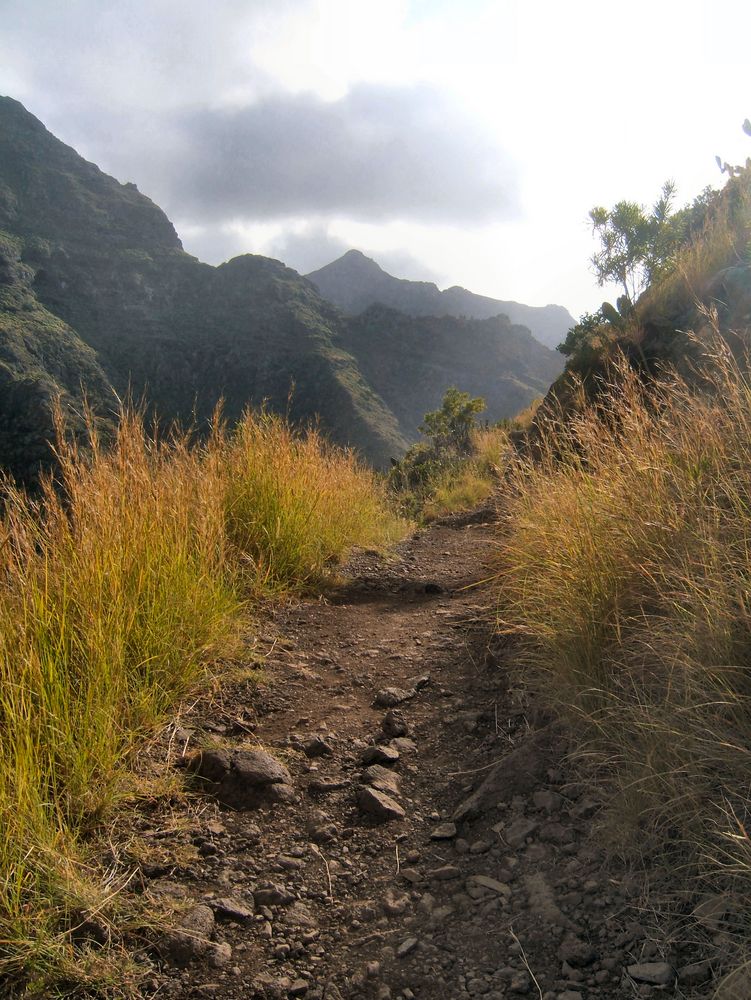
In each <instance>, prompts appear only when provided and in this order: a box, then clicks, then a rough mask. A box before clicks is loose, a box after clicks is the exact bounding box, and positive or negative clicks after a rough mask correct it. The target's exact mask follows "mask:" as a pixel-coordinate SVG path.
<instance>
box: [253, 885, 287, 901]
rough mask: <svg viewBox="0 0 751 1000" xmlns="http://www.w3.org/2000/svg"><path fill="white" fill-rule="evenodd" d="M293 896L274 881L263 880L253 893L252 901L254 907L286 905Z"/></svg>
mask: <svg viewBox="0 0 751 1000" xmlns="http://www.w3.org/2000/svg"><path fill="white" fill-rule="evenodd" d="M294 898H295V897H294V896H293V895H292V893H291V892H288V890H287V889H285V888H284V886H282V885H276V884H275V883H274V882H264V883H263V885H261V886H259V888H258V889H256V890H255V892H254V893H253V902H254V903H255V905H256V907H260V906H286V905H287V904H288V903H291V902H292V900H293V899H294Z"/></svg>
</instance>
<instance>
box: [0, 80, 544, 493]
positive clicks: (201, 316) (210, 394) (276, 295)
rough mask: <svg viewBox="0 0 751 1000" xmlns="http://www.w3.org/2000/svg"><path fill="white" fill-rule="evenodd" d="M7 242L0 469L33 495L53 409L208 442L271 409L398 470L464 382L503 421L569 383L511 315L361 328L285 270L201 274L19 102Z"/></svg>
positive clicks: (241, 260) (261, 261)
mask: <svg viewBox="0 0 751 1000" xmlns="http://www.w3.org/2000/svg"><path fill="white" fill-rule="evenodd" d="M0 239H2V245H1V246H0V253H1V254H2V271H1V272H0V282H2V283H3V284H2V286H1V287H2V288H3V289H4V290H5V291H4V293H3V294H4V298H3V299H2V327H0V330H2V333H3V338H2V350H3V352H4V354H6V355H7V356H8V358H9V359H11V360H9V361H8V363H7V365H6V367H5V368H4V369H3V371H4V373H5V372H6V370H7V371H12V373H13V374H12V380H13V397H12V406H11V409H12V411H13V420H12V423H8V424H7V425H6V426H7V431H6V432H5V434H6V438H7V440H5V441H4V442H3V448H2V451H1V452H0V462H2V464H3V465H4V467H5V468H6V469H7V470H8V471H10V472H11V473H13V474H14V475H15V476H16V477H18V478H20V479H21V480H24V481H28V480H31V479H33V478H34V475H35V474H36V472H37V470H38V469H39V466H40V462H41V463H43V462H44V460H45V458H46V457H48V456H49V448H48V446H47V443H46V442H47V441H48V440H49V438H50V427H51V425H50V416H49V414H50V412H51V408H52V407H53V403H52V400H53V399H54V398H55V397H59V398H60V399H61V403H62V408H63V411H64V412H65V414H66V417H67V419H69V421H70V422H71V424H72V426H76V425H77V424H78V425H80V416H79V414H80V411H81V409H82V408H83V406H84V399H87V400H88V403H89V405H90V406H91V407H92V408H93V410H94V411H95V412H96V413H97V414H100V415H103V416H104V417H105V418H107V417H109V416H111V413H112V411H113V404H114V400H115V395H117V396H119V397H120V398H126V397H133V398H135V399H137V400H141V399H142V400H143V401H144V403H145V404H146V405H147V406H148V407H149V409H150V411H151V412H153V413H154V414H155V415H158V417H159V418H160V419H161V420H162V421H164V422H166V423H169V422H172V421H174V420H178V421H181V422H183V423H185V424H195V425H196V426H198V427H199V428H201V427H206V426H207V425H208V422H209V421H210V418H211V415H212V413H213V411H214V409H215V407H216V406H217V403H218V402H219V401H220V400H222V401H223V408H224V414H225V416H226V418H227V419H228V420H229V421H230V422H233V421H236V420H238V419H239V418H240V417H241V415H242V413H243V411H244V410H245V409H246V408H247V407H248V406H254V407H259V406H261V405H262V404H263V405H266V406H267V407H268V408H270V409H271V410H272V411H275V412H282V413H287V414H288V415H289V417H290V419H291V420H293V421H294V422H301V423H306V422H310V421H311V420H320V426H321V428H322V429H323V430H325V431H326V433H327V434H328V435H329V436H330V437H331V439H332V440H333V441H335V442H337V443H340V444H345V445H352V446H354V447H356V448H357V449H358V450H359V451H360V452H361V453H362V454H363V455H364V456H365V457H367V458H368V460H369V461H371V462H372V463H373V464H375V465H376V466H380V467H385V466H387V465H388V464H389V460H390V459H392V458H398V457H399V456H400V455H402V454H403V453H404V451H405V450H406V448H407V447H408V445H409V444H410V442H411V441H413V440H414V438H415V436H416V428H417V425H418V423H419V420H420V418H421V416H422V414H423V413H424V412H425V411H426V410H428V409H430V408H431V407H433V406H435V405H437V403H438V402H439V401H440V399H441V397H442V395H443V393H444V392H445V391H446V389H447V388H448V387H449V385H451V384H453V383H454V382H457V381H458V382H460V383H461V384H462V386H463V387H466V388H467V389H468V390H469V391H470V392H473V393H483V394H487V395H488V397H489V399H488V402H489V408H490V413H491V415H493V416H505V415H509V414H510V413H512V412H513V411H514V410H515V409H517V408H519V407H521V406H525V405H527V404H528V403H529V402H530V401H531V400H532V398H534V396H536V395H539V394H540V393H541V392H544V390H545V389H546V388H547V386H548V385H549V384H550V382H551V381H552V380H553V378H555V376H556V375H557V374H558V371H559V368H558V367H557V359H556V357H555V356H554V355H553V354H552V353H551V352H549V351H547V350H546V349H544V348H542V347H540V346H539V345H538V344H537V343H536V342H535V341H534V340H533V339H532V338H531V337H530V336H529V334H528V333H527V332H526V331H524V330H522V329H521V328H520V327H515V328H513V327H510V326H509V324H508V323H505V322H504V321H503V320H500V319H499V320H493V321H492V322H489V323H488V324H487V325H486V326H483V325H482V324H477V325H475V326H473V325H472V324H471V323H469V322H468V321H466V320H458V319H456V320H450V319H449V318H446V319H444V320H441V321H428V320H426V319H410V318H408V317H406V316H401V317H400V316H399V315H398V314H396V313H386V312H383V311H382V312H381V313H380V314H379V313H378V312H375V313H372V314H368V315H367V316H365V317H358V318H355V319H353V320H351V319H350V318H348V317H345V316H343V315H342V313H341V312H340V311H339V309H338V308H336V306H335V305H332V304H331V303H329V302H327V301H326V300H325V299H324V298H322V297H321V296H320V295H319V294H318V291H317V290H316V288H315V287H314V285H313V284H311V283H310V282H309V281H307V280H305V279H304V278H302V277H300V275H298V274H297V273H296V272H295V271H293V270H291V269H290V268H287V267H285V266H284V265H283V264H281V263H280V262H279V261H274V260H270V259H268V258H265V257H261V256H255V255H251V254H246V255H244V256H241V257H236V258H234V259H232V260H230V261H228V262H227V263H225V264H222V265H220V266H219V267H212V266H209V265H208V264H203V263H201V262H200V261H198V260H197V259H196V258H194V257H192V256H190V255H189V254H187V253H185V251H184V250H183V249H182V246H181V244H180V241H179V239H178V237H177V234H176V233H175V230H174V227H173V226H172V224H171V222H170V221H169V219H168V218H167V217H166V215H165V214H164V213H163V212H162V211H161V210H160V209H159V208H158V207H157V206H156V205H154V204H153V202H151V201H150V200H149V199H148V198H146V197H145V196H144V195H142V194H141V193H140V192H139V191H138V189H137V188H136V186H135V185H134V184H130V183H128V184H120V183H119V182H118V181H116V180H115V179H114V178H112V177H109V176H107V175H106V174H104V173H103V172H102V171H101V170H99V168H98V167H96V166H95V165H94V164H92V163H88V162H87V161H85V160H84V159H83V158H82V157H80V156H79V155H78V153H76V152H75V150H73V149H71V148H70V147H68V146H66V145H65V144H64V143H62V142H60V141H59V140H58V139H56V138H55V137H54V136H53V135H51V134H50V133H49V132H48V131H47V129H45V127H44V126H43V125H42V124H41V122H39V121H38V120H37V119H36V118H34V116H33V115H31V114H29V113H28V112H27V111H26V110H25V109H24V108H23V106H22V105H21V104H19V103H18V102H17V101H14V100H11V99H10V98H0ZM374 266H375V265H374ZM20 289H23V291H22V292H21V291H20ZM21 294H22V297H23V300H24V303H25V304H24V305H23V307H21V306H20V305H19V304H18V303H16V304H14V302H15V299H16V298H17V297H18V296H19V295H21ZM495 305H497V304H495ZM495 305H494V306H493V308H492V312H493V313H495V312H496V311H497V310H496V309H495ZM32 317H35V319H34V321H33V322H32ZM42 318H43V321H44V322H43V323H42ZM376 319H377V322H376ZM40 323H41V326H40ZM45 324H46V327H45V329H46V334H45V333H44V331H43V330H42V326H44V325H45ZM53 329H54V330H55V331H57V333H56V334H55V336H54V338H53V339H54V342H55V349H54V351H50V337H51V331H52V330H53ZM45 336H46V341H45V344H46V346H45V345H44V344H43V343H42V340H44V338H45ZM40 338H41V339H40ZM21 343H22V344H23V348H21V346H20V344H21ZM486 351H487V355H486V357H485V358H484V360H483V353H484V352H486ZM400 370H402V372H403V375H402V378H401V380H399V379H398V378H397V377H396V375H397V373H398V372H399V371H400ZM406 375H408V376H409V377H405V376H406ZM9 377H10V376H9V375H7V374H3V378H5V379H7V378H9ZM465 383H466V384H465ZM42 389H43V391H42ZM40 393H41V395H40ZM413 397H414V398H413ZM7 398H10V397H7ZM405 399H409V400H410V405H408V406H406V407H405V406H404V405H403V403H404V400H405ZM8 405H10V403H9V404H8Z"/></svg>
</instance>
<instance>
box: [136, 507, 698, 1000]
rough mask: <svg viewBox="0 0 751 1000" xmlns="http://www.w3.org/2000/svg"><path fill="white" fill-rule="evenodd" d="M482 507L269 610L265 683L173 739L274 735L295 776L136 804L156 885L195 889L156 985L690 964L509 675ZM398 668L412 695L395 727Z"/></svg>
mask: <svg viewBox="0 0 751 1000" xmlns="http://www.w3.org/2000/svg"><path fill="white" fill-rule="evenodd" d="M469 521H470V522H474V523H466V522H462V521H461V520H456V521H454V522H453V523H449V524H444V525H441V526H434V527H432V528H430V529H429V530H427V531H423V532H420V533H419V534H418V535H417V536H415V537H414V538H412V539H410V540H409V541H408V542H405V543H404V544H403V545H402V546H401V547H400V549H399V551H398V554H397V556H396V557H395V558H393V559H390V560H385V559H382V558H379V557H377V556H375V555H367V554H366V555H361V556H359V557H358V558H356V559H355V560H353V562H352V563H351V564H350V565H349V567H348V568H347V572H348V579H347V580H346V581H345V583H344V585H343V586H342V588H341V589H340V590H339V591H338V592H337V593H336V595H335V596H331V597H329V599H327V600H319V601H310V602H299V603H298V602H296V603H292V604H290V605H288V606H286V607H284V608H281V609H277V610H276V611H275V612H274V613H273V615H271V616H270V618H269V620H268V621H267V622H266V623H265V624H264V627H263V633H264V635H265V637H266V639H265V643H266V653H267V666H266V675H267V681H266V682H265V683H263V684H262V685H261V686H260V688H258V687H252V686H250V685H249V684H246V683H237V684H234V685H229V686H228V687H227V688H226V690H225V691H224V693H223V695H222V701H221V704H220V706H219V707H218V706H217V705H216V703H214V704H212V705H211V706H207V705H201V704H199V705H197V706H196V707H195V709H194V710H193V712H192V714H191V715H190V716H189V717H187V718H186V717H183V718H182V719H181V720H180V728H179V729H177V730H173V731H172V732H171V733H169V734H168V735H167V736H166V737H165V738H168V739H170V740H171V745H172V746H173V747H175V746H180V747H182V746H184V745H185V743H186V742H187V745H188V752H189V751H190V747H191V746H192V745H193V744H194V743H196V742H198V743H199V744H201V743H202V744H205V742H206V738H207V735H208V736H210V737H213V738H214V739H215V740H216V741H217V742H218V743H219V744H220V745H221V746H223V747H226V748H228V749H229V750H230V751H235V750H236V749H238V748H240V749H245V750H258V749H262V750H264V751H267V752H269V753H271V754H273V755H274V757H275V758H276V759H277V760H278V761H280V762H281V763H282V764H283V765H285V766H286V768H287V769H288V772H289V776H288V777H289V782H288V783H286V784H284V785H283V786H280V785H274V786H267V788H273V789H275V790H277V791H278V790H279V788H280V787H282V788H284V789H285V791H286V793H285V794H284V795H279V796H277V800H276V801H274V802H271V803H266V804H262V805H261V806H260V807H259V808H257V809H253V810H248V809H233V808H229V807H227V806H226V805H220V804H218V803H217V801H216V798H215V797H214V796H213V795H212V794H211V790H212V788H214V789H216V788H218V787H219V786H218V785H211V784H209V785H208V786H207V789H206V792H205V794H204V795H201V796H200V797H199V798H198V799H197V806H196V809H195V813H194V814H193V815H192V816H191V817H190V818H189V819H188V820H186V819H185V818H184V817H183V818H182V821H181V822H177V823H172V825H170V824H166V825H165V816H164V814H162V813H160V814H156V815H154V816H153V817H152V818H151V819H150V820H148V821H145V826H146V827H147V829H146V830H145V831H144V835H145V836H147V837H151V838H152V839H153V842H154V844H155V852H154V856H153V857H154V864H153V865H152V866H151V867H150V868H149V867H148V866H147V868H146V875H147V876H148V881H147V885H146V891H147V892H148V893H149V894H150V895H151V896H152V897H154V898H159V897H160V896H161V897H163V898H168V899H170V900H172V899H173V898H177V899H179V900H181V901H182V902H183V903H184V904H185V907H186V916H185V917H184V919H183V923H184V924H185V928H184V930H183V931H178V932H177V933H175V934H173V935H172V936H170V935H167V937H166V938H165V940H164V942H163V944H162V959H161V960H160V961H158V962H157V964H155V967H154V976H153V981H152V984H151V987H152V991H155V992H156V994H157V995H158V996H160V997H217V998H243V1000H252V998H258V1000H261V998H267V1000H270V998H285V997H295V996H299V997H305V998H307V1000H345V998H357V997H362V998H372V1000H375V998H378V1000H387V998H394V1000H395V998H403V1000H412V998H419V1000H438V998H441V1000H451V998H455V997H456V998H460V997H466V996H484V997H486V998H488V1000H500V998H506V997H515V996H525V995H529V996H531V997H533V998H540V997H544V998H545V1000H595V998H602V1000H607V998H610V997H624V996H644V997H646V996H650V995H652V992H653V986H652V985H649V984H648V982H643V983H642V984H641V985H639V984H637V983H635V982H634V981H633V980H631V979H626V978H624V976H623V967H624V965H627V964H629V963H634V962H640V963H648V964H651V965H652V966H654V975H655V976H656V977H657V978H658V979H659V976H660V974H661V964H662V963H664V960H665V959H667V960H668V962H671V961H672V962H675V961H677V958H676V956H671V955H669V954H666V953H665V952H664V950H663V951H660V950H659V947H658V945H657V944H656V943H655V942H654V941H653V940H651V939H650V934H649V928H648V927H645V926H642V925H640V924H638V923H635V922H634V920H633V916H632V914H631V913H630V911H629V909H628V907H627V905H626V901H627V897H628V894H629V890H630V892H631V893H633V892H634V891H635V886H634V885H633V884H629V883H628V882H627V881H624V880H623V879H622V878H621V876H620V875H619V874H618V873H614V871H613V869H612V865H611V866H610V867H605V865H604V861H603V856H602V854H601V853H600V851H599V850H598V848H597V847H596V846H593V844H594V843H596V842H594V841H593V840H592V839H591V838H590V836H589V834H590V827H591V824H592V822H593V817H594V815H595V814H596V812H597V809H598V803H597V801H596V800H595V799H594V798H592V797H591V795H590V794H589V790H588V789H587V788H586V787H585V786H582V785H581V784H578V783H576V782H573V781H571V780H569V778H568V777H567V775H566V773H565V771H564V770H563V768H562V766H561V757H562V755H563V752H564V750H565V747H564V745H563V742H562V737H561V734H560V730H558V729H557V728H556V727H555V726H551V725H546V724H545V720H541V719H535V718H534V717H532V716H531V715H530V713H529V711H528V709H527V708H526V707H525V704H524V698H523V694H522V693H520V692H519V691H515V690H513V689H510V688H509V681H508V671H507V666H506V665H505V664H504V654H503V652H502V650H499V649H497V648H494V646H493V644H492V643H491V642H490V640H489V628H488V624H487V621H488V619H487V614H486V613H485V612H484V610H483V609H486V608H487V607H488V606H491V605H492V602H493V592H492V588H490V587H489V586H487V585H483V584H480V585H479V586H477V583H478V581H482V580H483V578H484V576H486V575H487V564H488V557H489V555H490V554H491V553H492V546H493V537H494V526H493V525H492V523H489V522H488V519H487V516H486V517H483V513H482V512H480V513H479V514H478V515H477V516H475V517H474V518H473V519H472V518H470V519H469ZM472 585H474V586H472ZM386 688H397V689H400V691H401V693H402V694H404V695H408V696H409V697H407V698H406V700H404V701H403V702H402V703H401V704H399V705H398V706H397V708H396V710H395V711H392V712H391V713H390V714H389V715H388V720H387V721H386V722H385V723H384V717H385V716H386V714H387V711H388V710H387V708H386V707H377V706H376V705H374V700H375V699H376V698H377V695H378V692H381V691H382V690H383V689H386ZM393 697H394V698H397V697H400V695H399V694H395V695H393ZM381 700H382V701H388V700H389V697H388V696H387V695H382V696H381ZM384 725H385V727H386V729H387V730H388V732H384V728H383V727H384ZM402 729H406V733H405V734H403V735H399V734H400V732H401V730H402ZM393 750H396V751H397V753H398V759H397V758H396V757H395V755H394V753H393ZM373 761H375V762H376V764H377V766H376V768H375V769H373V768H372V762H373ZM379 761H380V762H381V763H380V764H378V762H379ZM499 761H500V762H501V764H500V766H498V762H499ZM368 762H370V770H366V767H367V766H368ZM225 764H226V761H225ZM232 773H233V774H235V772H232ZM364 779H365V780H367V781H370V782H371V783H374V784H371V785H370V786H368V787H370V788H375V791H376V792H379V790H380V794H378V795H375V796H373V795H372V794H371V793H368V792H364V791H363V790H364V789H365V788H366V785H365V784H364V783H363V782H364ZM217 780H218V779H217ZM285 780H286V779H285ZM290 784H291V788H292V791H290V790H289V788H290ZM383 795H385V796H386V797H387V801H388V802H390V803H391V807H393V806H394V804H396V809H397V810H399V808H401V809H403V811H404V816H403V818H400V817H398V816H397V818H393V819H390V820H387V821H385V822H384V821H382V819H383V816H382V815H380V816H379V815H373V813H372V812H369V811H367V810H376V812H380V813H383V809H384V808H385V810H386V812H388V810H389V808H391V807H389V806H385V807H384V805H383V798H382V796H383ZM457 810H458V812H457ZM149 827H150V829H149ZM157 848H158V849H157ZM159 851H161V852H162V854H161V855H160V854H159ZM181 852H182V853H181ZM160 857H161V858H162V861H160ZM180 858H182V860H176V859H180ZM207 942H209V943H207ZM662 974H663V975H664V974H665V973H664V969H662ZM686 995H690V994H689V993H686ZM696 995H697V996H698V995H701V993H697V994H696Z"/></svg>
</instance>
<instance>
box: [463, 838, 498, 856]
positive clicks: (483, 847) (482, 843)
mask: <svg viewBox="0 0 751 1000" xmlns="http://www.w3.org/2000/svg"><path fill="white" fill-rule="evenodd" d="M492 846H493V845H492V844H491V843H490V841H489V840H476V841H475V842H474V843H473V844H470V847H469V853H470V854H485V852H486V851H489V850H490V848H491V847H492Z"/></svg>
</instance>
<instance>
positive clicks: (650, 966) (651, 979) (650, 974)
mask: <svg viewBox="0 0 751 1000" xmlns="http://www.w3.org/2000/svg"><path fill="white" fill-rule="evenodd" d="M626 972H628V974H629V976H631V978H632V979H633V980H634V981H635V982H637V983H646V984H647V985H649V986H669V985H670V984H671V983H672V982H673V981H674V980H675V970H674V969H673V967H672V965H668V963H667V962H640V963H638V964H636V965H629V966H628V967H627V969H626Z"/></svg>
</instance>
